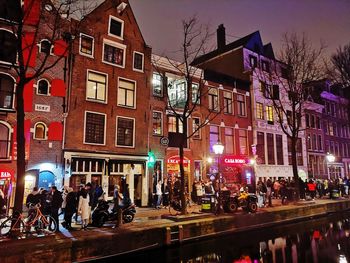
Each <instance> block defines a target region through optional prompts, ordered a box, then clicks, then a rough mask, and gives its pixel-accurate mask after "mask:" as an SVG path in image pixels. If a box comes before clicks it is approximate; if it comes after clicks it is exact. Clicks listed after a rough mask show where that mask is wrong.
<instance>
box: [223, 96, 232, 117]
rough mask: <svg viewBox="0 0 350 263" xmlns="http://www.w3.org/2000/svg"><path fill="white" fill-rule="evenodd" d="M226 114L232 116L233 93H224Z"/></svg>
mask: <svg viewBox="0 0 350 263" xmlns="http://www.w3.org/2000/svg"><path fill="white" fill-rule="evenodd" d="M224 113H226V114H232V92H228V91H224Z"/></svg>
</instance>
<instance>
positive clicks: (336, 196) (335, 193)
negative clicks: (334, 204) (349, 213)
mask: <svg viewBox="0 0 350 263" xmlns="http://www.w3.org/2000/svg"><path fill="white" fill-rule="evenodd" d="M331 195H332V196H331V198H332V199H337V198H339V190H337V189H333V190H332V192H331Z"/></svg>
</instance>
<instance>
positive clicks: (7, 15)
mask: <svg viewBox="0 0 350 263" xmlns="http://www.w3.org/2000/svg"><path fill="white" fill-rule="evenodd" d="M20 13H21V1H20V0H11V1H6V0H5V1H0V18H2V19H5V20H9V21H13V22H18V21H19V20H20V16H21V15H20Z"/></svg>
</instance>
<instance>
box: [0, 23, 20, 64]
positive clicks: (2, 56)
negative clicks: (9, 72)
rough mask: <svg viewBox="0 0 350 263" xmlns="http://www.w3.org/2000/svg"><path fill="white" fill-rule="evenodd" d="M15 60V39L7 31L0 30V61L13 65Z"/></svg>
mask: <svg viewBox="0 0 350 263" xmlns="http://www.w3.org/2000/svg"><path fill="white" fill-rule="evenodd" d="M16 59H17V38H16V36H15V35H14V34H13V33H12V32H9V31H7V30H4V29H0V61H2V62H6V63H11V64H15V63H16Z"/></svg>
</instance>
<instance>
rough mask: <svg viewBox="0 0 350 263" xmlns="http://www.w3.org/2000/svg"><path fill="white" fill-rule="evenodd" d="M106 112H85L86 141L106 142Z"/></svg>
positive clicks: (94, 142)
mask: <svg viewBox="0 0 350 263" xmlns="http://www.w3.org/2000/svg"><path fill="white" fill-rule="evenodd" d="M105 129H106V114H103V113H95V112H88V111H86V112H85V135H84V143H89V144H99V145H104V144H105Z"/></svg>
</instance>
